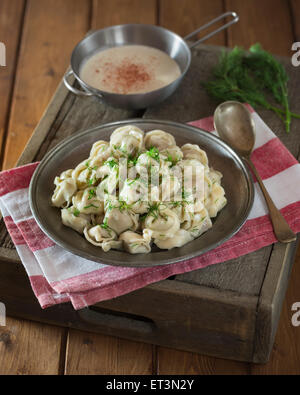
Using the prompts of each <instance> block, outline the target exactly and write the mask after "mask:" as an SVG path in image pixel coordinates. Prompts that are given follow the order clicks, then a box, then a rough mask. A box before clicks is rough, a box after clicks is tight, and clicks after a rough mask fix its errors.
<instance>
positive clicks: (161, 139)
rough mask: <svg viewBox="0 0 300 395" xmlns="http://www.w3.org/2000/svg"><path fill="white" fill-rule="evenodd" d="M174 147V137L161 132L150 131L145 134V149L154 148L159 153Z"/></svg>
mask: <svg viewBox="0 0 300 395" xmlns="http://www.w3.org/2000/svg"><path fill="white" fill-rule="evenodd" d="M174 146H176V141H175V139H174V137H173V136H172V135H171V134H170V133H167V132H164V131H163V130H151V131H150V132H148V133H146V136H145V147H146V148H147V149H149V148H152V147H156V148H157V149H158V150H159V151H163V150H165V149H167V148H170V147H174Z"/></svg>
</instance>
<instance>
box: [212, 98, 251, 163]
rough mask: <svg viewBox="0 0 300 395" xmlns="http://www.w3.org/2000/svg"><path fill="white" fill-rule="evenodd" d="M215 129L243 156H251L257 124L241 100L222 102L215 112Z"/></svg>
mask: <svg viewBox="0 0 300 395" xmlns="http://www.w3.org/2000/svg"><path fill="white" fill-rule="evenodd" d="M214 123H215V129H216V130H217V131H218V134H219V136H220V137H221V138H222V139H223V140H225V141H226V142H227V143H228V144H230V145H231V147H232V148H233V149H234V150H235V151H237V152H238V153H239V154H240V155H241V156H243V157H248V156H250V154H251V152H252V150H253V147H254V143H255V124H254V121H253V118H252V115H251V113H250V111H248V109H247V108H246V107H245V106H244V105H243V104H242V103H239V102H235V101H227V102H225V103H222V104H220V105H219V106H218V107H217V108H216V110H215V113H214Z"/></svg>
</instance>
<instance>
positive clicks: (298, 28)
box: [289, 0, 300, 41]
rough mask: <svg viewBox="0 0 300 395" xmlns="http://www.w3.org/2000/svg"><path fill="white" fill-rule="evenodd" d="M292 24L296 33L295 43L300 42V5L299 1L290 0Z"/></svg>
mask: <svg viewBox="0 0 300 395" xmlns="http://www.w3.org/2000/svg"><path fill="white" fill-rule="evenodd" d="M289 4H290V13H291V24H292V28H293V33H294V41H300V25H299V22H300V3H299V1H298V0H290V1H289Z"/></svg>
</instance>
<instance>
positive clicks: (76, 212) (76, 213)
mask: <svg viewBox="0 0 300 395" xmlns="http://www.w3.org/2000/svg"><path fill="white" fill-rule="evenodd" d="M72 214H73V215H75V217H79V214H80V211H79V210H78V209H77V208H74V210H73V211H72Z"/></svg>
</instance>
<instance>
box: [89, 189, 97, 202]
mask: <svg viewBox="0 0 300 395" xmlns="http://www.w3.org/2000/svg"><path fill="white" fill-rule="evenodd" d="M95 196H96V191H95V189H90V190H89V195H88V200H91V199H92V198H93V197H95Z"/></svg>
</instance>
